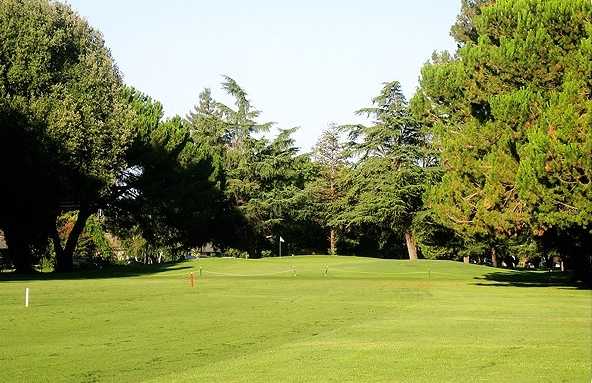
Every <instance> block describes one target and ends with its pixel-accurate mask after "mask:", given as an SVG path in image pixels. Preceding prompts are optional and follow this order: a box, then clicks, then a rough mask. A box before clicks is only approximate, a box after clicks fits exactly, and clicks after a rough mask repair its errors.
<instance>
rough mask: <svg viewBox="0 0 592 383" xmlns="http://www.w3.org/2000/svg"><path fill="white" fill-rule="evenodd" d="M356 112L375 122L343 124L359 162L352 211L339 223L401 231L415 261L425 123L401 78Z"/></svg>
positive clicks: (347, 197)
mask: <svg viewBox="0 0 592 383" xmlns="http://www.w3.org/2000/svg"><path fill="white" fill-rule="evenodd" d="M357 113H358V114H363V115H367V116H368V117H372V118H373V119H374V124H373V125H370V126H365V125H347V126H344V127H343V129H344V130H345V131H347V133H348V136H349V145H348V146H349V150H350V154H351V156H352V157H353V158H354V159H356V160H357V163H356V165H355V168H354V171H353V172H352V181H351V182H352V185H351V187H350V188H349V189H348V191H347V192H346V194H345V196H344V198H345V201H346V202H345V203H346V204H349V205H351V209H348V210H345V211H343V212H342V213H341V214H340V216H339V218H338V222H340V223H341V225H344V226H346V227H359V226H365V225H370V226H374V227H375V228H377V229H378V230H379V231H382V232H386V233H402V234H403V235H404V238H405V242H406V245H407V251H408V254H409V259H416V258H417V243H416V240H415V237H414V235H413V231H412V221H413V217H414V215H415V214H416V213H417V212H418V211H419V210H420V209H421V208H422V194H423V192H424V189H425V185H424V176H425V174H424V171H423V168H422V164H421V159H422V150H421V147H422V145H423V142H424V141H423V136H422V132H421V129H420V126H419V124H418V123H417V121H416V120H415V119H414V117H413V116H412V115H411V113H410V111H409V107H408V105H407V101H406V100H405V97H404V96H403V93H402V91H401V86H400V84H399V82H397V81H394V82H390V83H386V84H385V85H384V87H383V89H382V91H381V93H380V95H379V96H377V97H376V98H374V99H373V106H372V107H369V108H364V109H361V110H359V111H358V112H357Z"/></svg>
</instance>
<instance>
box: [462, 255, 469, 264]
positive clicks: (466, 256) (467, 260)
mask: <svg viewBox="0 0 592 383" xmlns="http://www.w3.org/2000/svg"><path fill="white" fill-rule="evenodd" d="M463 262H464V263H466V264H469V263H470V259H469V256H468V255H465V256H464V257H463Z"/></svg>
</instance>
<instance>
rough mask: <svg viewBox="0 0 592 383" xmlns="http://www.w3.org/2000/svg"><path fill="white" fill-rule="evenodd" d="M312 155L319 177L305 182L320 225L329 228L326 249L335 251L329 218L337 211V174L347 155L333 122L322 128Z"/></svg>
mask: <svg viewBox="0 0 592 383" xmlns="http://www.w3.org/2000/svg"><path fill="white" fill-rule="evenodd" d="M312 157H313V159H314V161H315V163H316V164H318V165H319V167H320V170H319V177H317V178H315V180H314V181H313V182H311V183H309V184H308V185H307V190H308V192H309V197H308V198H310V199H311V200H312V201H313V205H314V212H315V214H314V215H315V216H316V217H317V220H318V221H319V223H320V224H321V225H323V226H324V227H326V228H328V230H329V253H330V254H332V255H335V254H337V234H336V230H337V226H336V225H334V224H333V223H332V222H333V220H334V219H335V217H336V216H337V214H338V210H339V201H340V195H341V191H340V190H339V188H338V184H339V178H340V177H341V175H342V173H343V171H344V168H345V166H347V162H346V161H347V158H346V157H347V156H346V153H345V147H344V145H343V143H342V142H341V137H340V132H339V129H338V127H337V126H334V125H332V126H331V127H329V129H327V130H325V131H323V133H322V134H321V137H320V138H319V140H318V141H317V143H316V145H315V147H314V148H313V152H312Z"/></svg>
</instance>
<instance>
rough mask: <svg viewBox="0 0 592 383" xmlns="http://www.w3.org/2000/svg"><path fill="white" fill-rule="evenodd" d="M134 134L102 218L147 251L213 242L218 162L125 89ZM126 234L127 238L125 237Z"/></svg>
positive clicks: (155, 107) (220, 212)
mask: <svg viewBox="0 0 592 383" xmlns="http://www.w3.org/2000/svg"><path fill="white" fill-rule="evenodd" d="M128 97H129V102H130V104H131V105H132V107H133V108H134V110H135V112H136V116H137V120H136V121H137V124H138V131H139V132H140V134H138V136H137V137H136V140H135V141H134V143H133V145H132V147H131V150H130V151H129V152H128V158H127V161H128V164H129V168H128V169H127V170H126V172H125V173H124V176H123V177H122V178H121V179H120V182H119V185H118V193H117V196H116V197H114V198H112V202H111V204H110V206H109V209H108V211H107V214H108V215H109V217H110V221H111V223H112V225H113V226H114V227H115V228H117V229H118V231H119V233H120V234H121V235H123V236H124V237H127V236H129V235H137V234H138V233H137V231H135V230H134V228H136V227H137V229H138V230H139V234H140V235H141V236H142V237H143V238H144V239H145V240H146V241H147V243H148V244H149V245H151V246H155V247H157V248H170V249H177V250H179V249H190V248H192V247H195V246H200V245H203V244H205V243H206V242H208V241H211V240H213V239H214V238H215V237H216V236H217V235H218V233H217V230H219V229H220V227H219V225H220V223H221V222H222V221H223V219H222V217H223V216H224V198H223V194H222V190H221V189H220V186H221V185H222V183H223V176H222V175H223V170H222V164H221V163H220V159H219V158H218V161H216V158H215V157H213V156H212V155H211V151H210V150H208V148H207V147H206V146H207V143H199V144H198V143H196V142H195V140H194V139H193V138H192V135H191V130H190V128H189V126H188V125H187V124H185V122H184V121H183V120H181V119H180V118H179V117H175V118H172V119H169V120H164V121H163V120H162V107H161V105H160V104H159V103H158V102H155V101H153V100H151V99H150V98H149V97H147V96H145V95H142V94H140V93H138V92H137V91H135V90H133V89H129V90H128ZM126 232H127V233H129V234H128V235H126Z"/></svg>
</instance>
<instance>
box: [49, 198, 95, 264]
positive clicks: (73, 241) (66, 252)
mask: <svg viewBox="0 0 592 383" xmlns="http://www.w3.org/2000/svg"><path fill="white" fill-rule="evenodd" d="M88 217H90V210H89V209H88V208H86V207H84V206H81V207H80V210H79V211H78V217H76V222H75V223H74V227H73V228H72V231H71V232H70V235H69V236H68V240H67V241H66V246H64V248H63V250H62V251H58V250H56V271H58V272H69V271H72V270H73V269H74V251H75V250H76V245H77V244H78V238H80V234H82V231H83V230H84V227H85V226H86V220H87V219H88ZM54 245H55V240H54ZM60 247H61V244H60ZM59 253H61V256H60V254H59Z"/></svg>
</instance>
